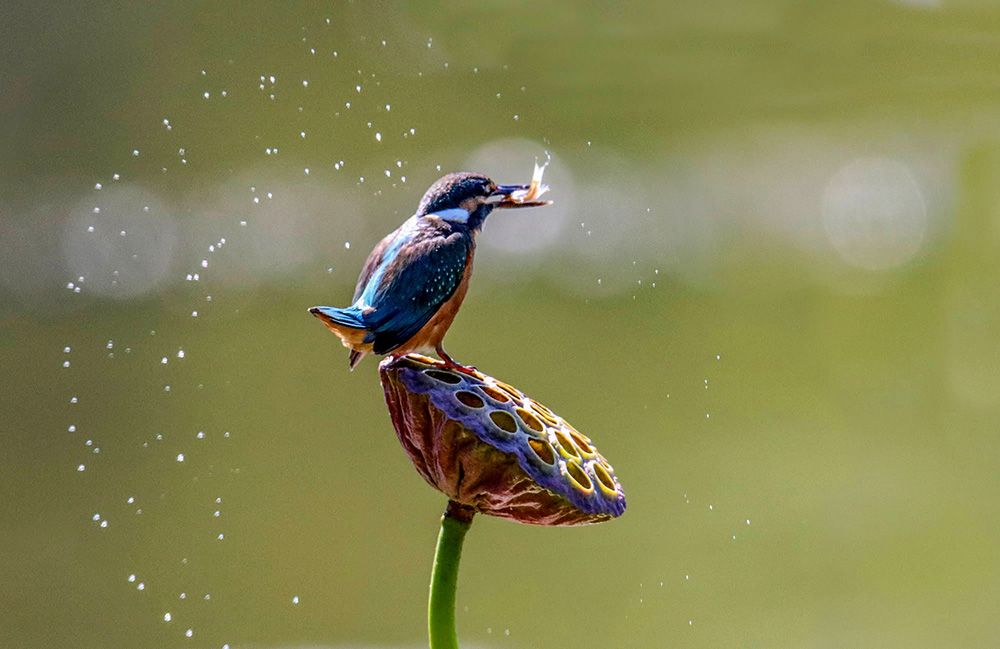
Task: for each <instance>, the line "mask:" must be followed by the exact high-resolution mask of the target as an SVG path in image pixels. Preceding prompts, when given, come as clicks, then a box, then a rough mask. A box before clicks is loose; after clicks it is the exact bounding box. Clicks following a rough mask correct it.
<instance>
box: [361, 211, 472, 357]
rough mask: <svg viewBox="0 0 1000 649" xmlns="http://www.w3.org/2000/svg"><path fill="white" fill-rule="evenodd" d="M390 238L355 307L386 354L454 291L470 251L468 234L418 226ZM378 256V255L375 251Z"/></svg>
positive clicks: (376, 348)
mask: <svg viewBox="0 0 1000 649" xmlns="http://www.w3.org/2000/svg"><path fill="white" fill-rule="evenodd" d="M407 235H408V236H397V237H396V238H395V240H393V241H391V242H387V244H386V249H385V251H384V254H383V255H382V260H381V264H380V265H379V267H378V268H377V269H375V270H374V272H373V273H372V274H371V276H370V277H369V279H368V281H367V283H366V285H365V287H364V289H363V290H362V292H361V295H360V296H359V298H358V300H357V301H356V302H355V306H357V307H360V309H361V320H362V321H363V322H364V323H365V329H367V330H368V331H370V332H372V333H374V334H375V340H374V343H373V351H374V352H375V353H376V354H386V353H388V352H391V351H392V350H394V349H396V348H397V347H399V346H400V345H402V344H403V343H405V342H406V341H407V340H409V339H410V338H412V337H413V335H414V334H416V333H417V332H418V331H420V329H421V327H423V326H424V325H425V324H427V322H428V321H429V320H430V319H431V318H432V317H433V316H434V314H435V313H437V310H438V309H440V308H441V305H442V304H444V303H445V302H447V301H448V299H449V298H450V297H451V296H452V295H453V294H454V293H455V289H457V288H458V285H459V283H460V282H461V280H462V275H463V274H464V273H465V265H466V262H467V258H468V255H469V250H470V246H471V245H472V241H471V238H470V237H469V235H468V234H467V233H464V232H459V231H451V230H450V229H449V230H445V231H440V230H422V229H416V230H413V231H411V232H410V233H407ZM373 256H374V255H373Z"/></svg>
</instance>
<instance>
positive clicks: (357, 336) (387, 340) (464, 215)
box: [309, 163, 551, 373]
mask: <svg viewBox="0 0 1000 649" xmlns="http://www.w3.org/2000/svg"><path fill="white" fill-rule="evenodd" d="M544 169H545V165H542V166H541V167H540V166H539V165H538V164H537V163H536V164H535V173H534V175H533V176H532V181H531V183H530V184H527V185H497V184H496V183H494V182H493V181H492V180H490V179H489V178H487V177H486V176H484V175H482V174H477V173H468V172H460V173H450V174H448V175H446V176H444V177H442V178H440V179H439V180H438V181H437V182H435V183H434V184H433V185H431V187H430V189H428V190H427V192H426V193H425V194H424V196H423V198H421V199H420V204H419V205H418V206H417V211H416V213H415V214H414V215H413V216H411V217H410V218H409V219H407V220H406V222H405V223H403V225H401V226H399V228H398V229H397V230H396V231H395V232H392V233H390V234H389V235H387V236H386V237H385V238H384V239H382V241H381V242H380V243H379V244H378V245H377V246H375V249H374V250H372V251H371V254H369V255H368V259H367V261H365V265H364V267H363V268H362V269H361V275H360V277H358V284H357V287H356V288H355V290H354V302H353V304H351V306H348V307H345V308H342V309H338V308H334V307H328V306H314V307H312V308H311V309H309V312H310V313H312V314H313V315H314V316H316V317H317V318H319V319H320V320H322V321H323V324H325V325H326V326H327V327H328V328H329V329H330V330H331V331H333V333H335V334H337V336H338V337H339V338H340V340H341V342H342V343H343V344H344V347H347V348H348V349H350V350H351V353H350V356H349V362H350V367H351V370H353V369H354V368H355V367H357V365H358V363H360V362H361V359H363V358H364V357H365V356H366V355H368V354H380V355H384V354H392V355H393V356H403V355H405V354H408V353H410V352H417V353H421V354H428V353H431V352H434V353H436V354H437V355H438V356H439V357H440V358H441V360H443V361H444V362H445V364H446V366H447V367H450V368H452V369H455V370H459V371H463V372H466V373H471V372H474V371H475V368H470V367H466V366H464V365H462V364H460V363H458V362H456V361H455V360H453V359H452V358H451V357H450V356H449V355H448V354H447V352H445V350H444V345H443V344H442V341H443V340H444V336H445V334H446V333H447V332H448V328H449V327H450V326H451V323H452V321H454V319H455V315H456V314H457V313H458V309H459V307H461V306H462V300H464V299H465V294H466V292H467V291H468V290H469V278H470V277H471V276H472V258H473V256H474V255H475V252H476V235H477V234H478V233H479V231H480V230H481V229H482V227H483V223H485V221H486V217H487V216H489V215H490V213H491V212H492V211H493V210H494V209H498V208H520V207H536V206H539V205H548V204H550V203H551V201H539V200H536V199H537V198H538V197H539V196H541V195H542V194H543V193H545V192H546V191H547V190H548V187H547V186H545V185H542V184H541V180H542V173H543V171H544Z"/></svg>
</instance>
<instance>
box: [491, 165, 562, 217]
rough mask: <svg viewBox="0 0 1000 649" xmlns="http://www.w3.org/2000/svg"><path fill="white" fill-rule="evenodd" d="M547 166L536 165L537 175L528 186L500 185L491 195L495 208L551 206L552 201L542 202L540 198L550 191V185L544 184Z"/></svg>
mask: <svg viewBox="0 0 1000 649" xmlns="http://www.w3.org/2000/svg"><path fill="white" fill-rule="evenodd" d="M545 167H546V165H542V166H541V167H539V166H538V164H537V163H536V164H535V173H534V174H533V175H532V177H531V183H530V184H527V185H500V186H499V187H497V188H496V189H495V190H493V193H492V194H490V200H489V202H490V203H492V204H493V207H538V206H539V205H551V204H552V201H540V200H538V197H539V196H541V195H542V194H544V193H545V192H547V191H548V190H549V186H548V185H543V184H542V173H543V172H544V171H545Z"/></svg>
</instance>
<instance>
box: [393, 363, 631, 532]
mask: <svg viewBox="0 0 1000 649" xmlns="http://www.w3.org/2000/svg"><path fill="white" fill-rule="evenodd" d="M379 376H380V379H381V381H382V387H383V390H384V392H385V399H386V404H387V405H388V407H389V412H390V414H391V416H392V423H393V426H394V428H395V429H396V434H397V436H398V437H399V440H400V443H401V444H402V446H403V448H404V449H405V450H406V452H407V454H408V455H409V456H410V460H411V461H412V462H413V465H414V467H415V468H416V469H417V472H418V473H420V475H421V476H422V477H423V478H424V479H425V480H426V481H427V482H428V483H429V484H430V485H431V486H433V487H434V488H436V489H437V490H439V491H441V492H442V493H444V494H445V495H446V496H448V498H449V499H451V500H452V501H454V502H456V503H460V504H461V505H464V506H467V507H471V508H472V509H474V510H475V511H478V512H481V513H483V514H488V515H491V516H499V517H502V518H508V519H511V520H514V521H517V522H521V523H528V524H533V525H585V524H590V523H599V522H602V521H606V520H610V519H612V518H615V517H618V516H620V515H621V514H622V513H623V512H624V511H625V493H624V491H622V488H621V485H620V484H619V483H618V480H617V478H616V477H615V475H614V470H613V469H612V468H611V466H610V465H609V464H607V462H606V460H605V459H604V458H603V457H602V456H601V455H600V454H599V453H597V451H596V449H595V448H594V447H593V445H592V442H591V441H590V439H589V438H587V437H585V436H583V435H582V434H580V433H579V432H577V431H576V429H574V428H573V427H572V426H570V425H569V424H568V423H566V422H565V421H564V420H563V419H562V418H561V417H559V416H558V415H556V414H555V413H553V412H552V411H551V410H549V409H548V408H546V407H545V406H543V405H541V404H538V403H535V402H534V401H532V400H531V399H529V398H528V397H527V396H525V395H524V394H522V393H521V392H520V391H519V390H517V389H516V388H514V387H512V386H510V385H507V384H506V383H502V382H500V381H498V380H496V379H494V378H492V377H490V376H487V375H484V374H482V373H480V372H470V373H466V372H455V371H452V370H451V369H446V368H445V364H444V363H443V362H441V361H436V360H434V359H431V358H428V357H425V356H420V355H417V354H410V355H407V356H403V357H400V358H393V357H389V358H387V359H385V360H384V361H382V363H381V364H380V365H379ZM522 406H523V407H522ZM519 424H520V425H519ZM595 486H599V487H600V488H595Z"/></svg>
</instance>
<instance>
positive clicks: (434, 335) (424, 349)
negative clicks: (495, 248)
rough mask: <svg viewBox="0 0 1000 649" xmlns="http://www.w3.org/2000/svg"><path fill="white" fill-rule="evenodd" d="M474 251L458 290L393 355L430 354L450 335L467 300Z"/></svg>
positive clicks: (470, 252)
mask: <svg viewBox="0 0 1000 649" xmlns="http://www.w3.org/2000/svg"><path fill="white" fill-rule="evenodd" d="M474 252H475V251H474V249H470V250H469V254H468V256H466V258H465V272H463V273H462V280H461V281H460V282H459V283H458V288H456V289H455V292H454V293H453V294H452V296H451V297H450V298H448V301H447V302H445V303H444V304H442V305H441V308H440V309H438V310H437V313H435V314H434V315H433V316H432V317H431V319H430V320H428V321H427V324H425V325H424V326H423V327H422V328H421V329H420V331H418V332H417V333H416V334H414V335H413V337H412V338H410V339H409V340H407V341H406V342H405V343H403V344H402V345H400V347H399V348H398V349H395V350H393V352H392V353H393V354H398V355H402V354H406V353H409V352H420V353H424V354H426V353H430V352H433V351H434V350H435V348H437V347H438V346H439V345H440V344H441V341H442V340H444V335H445V334H446V333H448V328H449V327H451V323H452V322H453V321H454V320H455V316H456V315H457V314H458V309H459V307H461V306H462V301H463V300H464V299H465V294H466V293H468V292H469V278H471V277H472V256H473V253H474Z"/></svg>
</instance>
